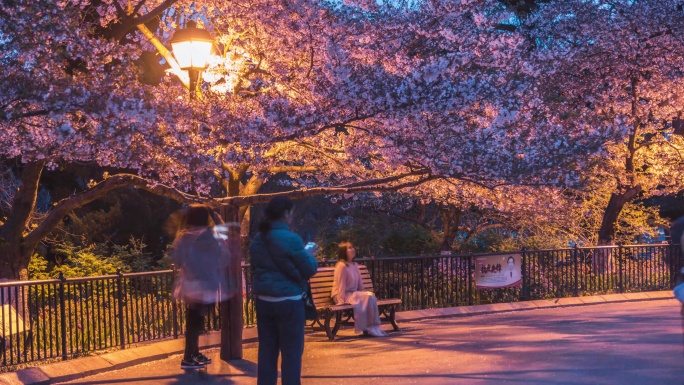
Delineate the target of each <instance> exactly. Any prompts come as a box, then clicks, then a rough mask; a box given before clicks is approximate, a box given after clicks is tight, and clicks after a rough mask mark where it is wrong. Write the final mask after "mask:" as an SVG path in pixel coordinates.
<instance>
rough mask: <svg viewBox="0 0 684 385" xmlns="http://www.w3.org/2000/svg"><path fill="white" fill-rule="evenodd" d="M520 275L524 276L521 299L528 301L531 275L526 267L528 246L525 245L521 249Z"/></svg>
mask: <svg viewBox="0 0 684 385" xmlns="http://www.w3.org/2000/svg"><path fill="white" fill-rule="evenodd" d="M520 254H522V255H521V257H520V276H521V277H522V287H521V288H520V298H519V299H520V300H522V301H527V300H529V299H530V293H529V285H530V283H529V277H528V275H529V274H528V271H527V269H525V268H526V267H527V248H526V247H523V248H522V249H520Z"/></svg>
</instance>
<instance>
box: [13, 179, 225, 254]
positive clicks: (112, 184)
mask: <svg viewBox="0 0 684 385" xmlns="http://www.w3.org/2000/svg"><path fill="white" fill-rule="evenodd" d="M121 187H135V188H139V189H142V190H146V191H149V192H151V193H154V194H156V195H159V196H163V197H167V198H171V199H173V200H176V201H178V202H183V203H188V204H190V203H209V201H210V200H211V199H210V198H201V197H198V196H195V195H189V194H185V193H183V192H181V191H178V190H176V189H174V188H171V187H168V186H164V185H161V184H154V183H152V182H150V181H148V180H147V179H144V178H141V177H139V176H136V175H132V174H117V175H113V176H111V177H109V178H107V179H105V180H103V181H102V182H100V183H98V184H96V185H95V186H93V187H91V188H89V189H88V190H85V191H83V192H81V193H78V194H75V195H72V196H71V197H69V198H65V199H62V200H61V201H59V202H58V203H57V205H56V206H55V207H54V208H53V209H52V210H50V212H49V213H48V215H47V216H46V217H45V219H44V220H43V221H42V222H41V223H40V225H38V227H36V228H35V229H34V230H33V231H31V232H30V233H29V234H28V235H27V236H26V243H27V244H32V243H35V244H38V242H40V240H41V239H42V238H44V237H45V236H47V234H48V233H49V232H50V231H51V230H52V229H53V228H54V227H55V226H56V225H57V223H59V221H61V220H62V218H64V217H65V216H66V215H67V214H69V213H70V212H71V211H72V210H75V209H77V208H79V207H82V206H84V205H86V204H88V203H90V202H92V201H94V200H96V199H99V198H102V197H103V196H105V195H106V194H107V193H109V192H110V191H113V190H115V189H118V188H121ZM214 206H216V204H214Z"/></svg>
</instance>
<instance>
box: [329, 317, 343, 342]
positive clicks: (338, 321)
mask: <svg viewBox="0 0 684 385" xmlns="http://www.w3.org/2000/svg"><path fill="white" fill-rule="evenodd" d="M341 325H342V312H340V311H338V312H335V327H333V330H332V335H333V338H335V336H336V335H337V331H338V330H340V326H341ZM331 340H332V338H331Z"/></svg>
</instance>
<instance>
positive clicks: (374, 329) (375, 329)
mask: <svg viewBox="0 0 684 385" xmlns="http://www.w3.org/2000/svg"><path fill="white" fill-rule="evenodd" d="M368 334H370V335H372V336H373V337H387V336H388V334H387V333H385V332H384V331H382V330H381V329H380V327H379V326H371V327H369V328H368Z"/></svg>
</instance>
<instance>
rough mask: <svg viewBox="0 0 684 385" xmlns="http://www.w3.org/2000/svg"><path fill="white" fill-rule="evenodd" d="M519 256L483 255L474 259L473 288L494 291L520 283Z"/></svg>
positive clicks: (520, 257) (520, 259)
mask: <svg viewBox="0 0 684 385" xmlns="http://www.w3.org/2000/svg"><path fill="white" fill-rule="evenodd" d="M521 262H522V256H521V255H520V254H504V255H483V256H478V257H476V258H475V287H476V288H478V289H496V288H501V287H513V286H518V285H520V284H521V283H522V274H521V269H520V266H521Z"/></svg>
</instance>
